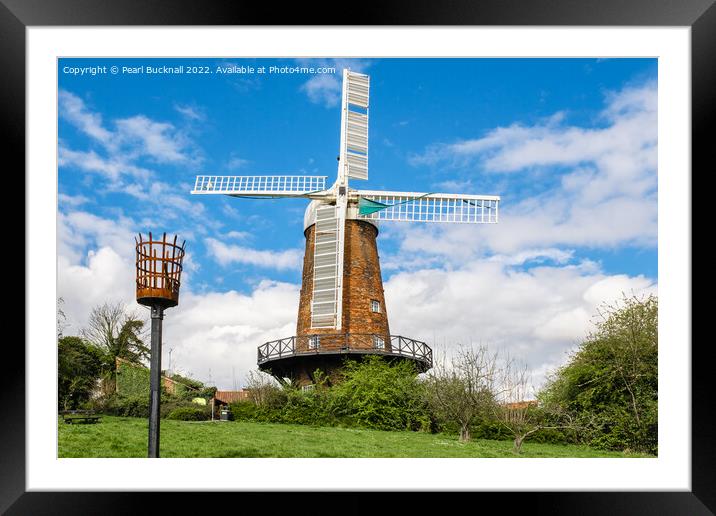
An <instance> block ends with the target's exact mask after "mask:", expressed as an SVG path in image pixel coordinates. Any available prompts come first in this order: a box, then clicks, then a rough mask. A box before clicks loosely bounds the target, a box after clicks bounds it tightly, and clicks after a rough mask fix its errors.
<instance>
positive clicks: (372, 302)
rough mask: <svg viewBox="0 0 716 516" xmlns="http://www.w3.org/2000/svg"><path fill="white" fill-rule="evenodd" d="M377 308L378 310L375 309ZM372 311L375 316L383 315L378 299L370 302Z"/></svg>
mask: <svg viewBox="0 0 716 516" xmlns="http://www.w3.org/2000/svg"><path fill="white" fill-rule="evenodd" d="M376 306H377V307H378V309H377V310H376V309H375V307H376ZM370 311H371V312H373V313H374V314H379V313H381V312H380V301H378V300H377V299H371V300H370Z"/></svg>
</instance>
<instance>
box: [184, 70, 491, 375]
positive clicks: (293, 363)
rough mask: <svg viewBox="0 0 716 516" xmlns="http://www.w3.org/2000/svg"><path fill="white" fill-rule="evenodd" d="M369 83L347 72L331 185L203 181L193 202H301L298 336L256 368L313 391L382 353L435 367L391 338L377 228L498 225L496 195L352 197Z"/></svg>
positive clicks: (362, 157)
mask: <svg viewBox="0 0 716 516" xmlns="http://www.w3.org/2000/svg"><path fill="white" fill-rule="evenodd" d="M369 90H370V78H369V76H368V75H365V74H361V73H356V72H352V71H350V70H348V69H345V70H344V71H343V93H342V99H343V100H342V109H341V134H340V149H339V156H338V173H337V178H336V181H335V182H334V183H333V185H331V186H329V187H326V179H327V177H326V176H197V178H196V183H195V185H194V190H193V191H192V192H191V193H192V194H200V195H229V196H232V197H244V198H281V197H283V198H290V197H302V198H307V199H310V200H311V202H310V203H309V205H308V208H307V209H306V212H305V216H304V235H305V237H306V250H305V255H304V262H303V281H302V288H301V297H300V302H299V310H298V322H297V331H296V335H295V336H292V337H287V338H285V339H279V340H276V341H272V342H267V343H265V344H263V345H261V346H259V348H258V366H259V368H260V369H262V370H264V371H268V372H270V373H271V374H273V375H274V376H275V377H277V378H279V379H285V378H289V379H291V380H293V381H295V382H297V383H298V384H299V385H302V386H304V387H309V386H310V385H311V384H313V383H314V380H315V378H314V376H313V373H314V371H315V370H316V369H321V371H323V372H324V373H327V374H328V375H329V378H330V377H331V375H332V374H334V373H336V372H337V371H339V370H340V367H341V365H342V362H343V359H345V358H346V357H347V356H351V357H356V356H361V355H365V354H381V355H385V356H387V357H390V358H393V359H405V360H412V361H413V362H414V363H415V364H416V366H417V369H418V370H419V371H426V370H427V369H429V368H430V367H432V350H431V349H430V347H429V346H427V345H426V344H425V343H424V342H421V341H418V340H414V339H411V338H407V337H404V336H397V335H391V334H390V330H389V326H388V317H387V313H386V311H385V299H384V295H383V284H382V279H381V273H380V264H379V259H378V251H377V246H376V237H377V235H378V222H379V221H402V222H420V223H435V222H441V223H467V224H485V223H487V224H490V223H497V221H498V205H499V201H500V198H499V196H494V195H465V194H448V193H420V192H391V191H377V190H357V189H353V188H350V187H349V185H348V181H349V180H350V179H358V180H367V179H368V117H369Z"/></svg>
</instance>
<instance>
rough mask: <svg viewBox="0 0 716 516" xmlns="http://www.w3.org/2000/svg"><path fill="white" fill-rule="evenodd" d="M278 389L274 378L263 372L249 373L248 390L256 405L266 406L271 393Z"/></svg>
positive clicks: (247, 378)
mask: <svg viewBox="0 0 716 516" xmlns="http://www.w3.org/2000/svg"><path fill="white" fill-rule="evenodd" d="M276 388H277V385H276V381H275V380H274V379H273V377H272V376H271V375H268V374H266V373H264V372H262V371H259V370H254V371H249V374H248V376H247V377H246V390H247V391H249V397H250V398H251V401H253V402H254V403H255V404H256V405H263V404H265V403H266V401H267V399H268V397H269V395H270V393H271V392H272V391H274V390H276Z"/></svg>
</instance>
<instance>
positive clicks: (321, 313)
mask: <svg viewBox="0 0 716 516" xmlns="http://www.w3.org/2000/svg"><path fill="white" fill-rule="evenodd" d="M337 211H338V209H337V207H336V206H331V205H324V206H320V207H318V208H317V209H316V225H315V230H314V231H315V235H314V236H315V243H314V247H313V298H312V301H311V327H312V328H335V327H337V326H338V311H339V310H338V303H340V302H342V289H341V286H342V278H340V277H339V269H340V268H341V267H339V260H340V258H341V257H342V255H343V253H340V252H339V224H340V222H341V219H340V217H338V213H337Z"/></svg>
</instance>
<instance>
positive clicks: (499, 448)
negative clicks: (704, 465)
mask: <svg viewBox="0 0 716 516" xmlns="http://www.w3.org/2000/svg"><path fill="white" fill-rule="evenodd" d="M147 433H148V424H147V420H146V419H142V418H122V417H110V416H103V417H102V421H101V422H100V423H97V424H67V423H63V422H62V420H61V419H60V420H59V423H58V443H59V445H58V456H59V457H60V458H63V457H146V455H147ZM160 445H161V446H160V455H161V456H162V457H167V458H169V457H344V458H346V457H351V458H352V457H432V458H443V457H444V458H451V457H456V458H457V457H462V458H478V457H503V458H506V457H507V458H509V457H518V456H517V455H515V454H514V453H513V452H512V442H511V441H490V440H479V439H478V440H474V441H471V442H468V443H461V442H459V441H458V440H457V437H456V436H452V435H445V434H427V433H420V432H383V431H379V430H361V429H354V428H330V427H310V426H300V425H282V424H269V423H250V422H243V421H242V422H234V421H202V422H188V421H170V420H162V421H161V442H160ZM522 450H523V451H522V454H521V455H519V457H562V458H567V457H648V456H647V455H640V454H623V453H620V452H608V451H603V450H596V449H592V448H588V447H584V446H573V445H554V444H539V443H530V442H529V441H527V442H526V443H525V444H524V445H523V449H522Z"/></svg>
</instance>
